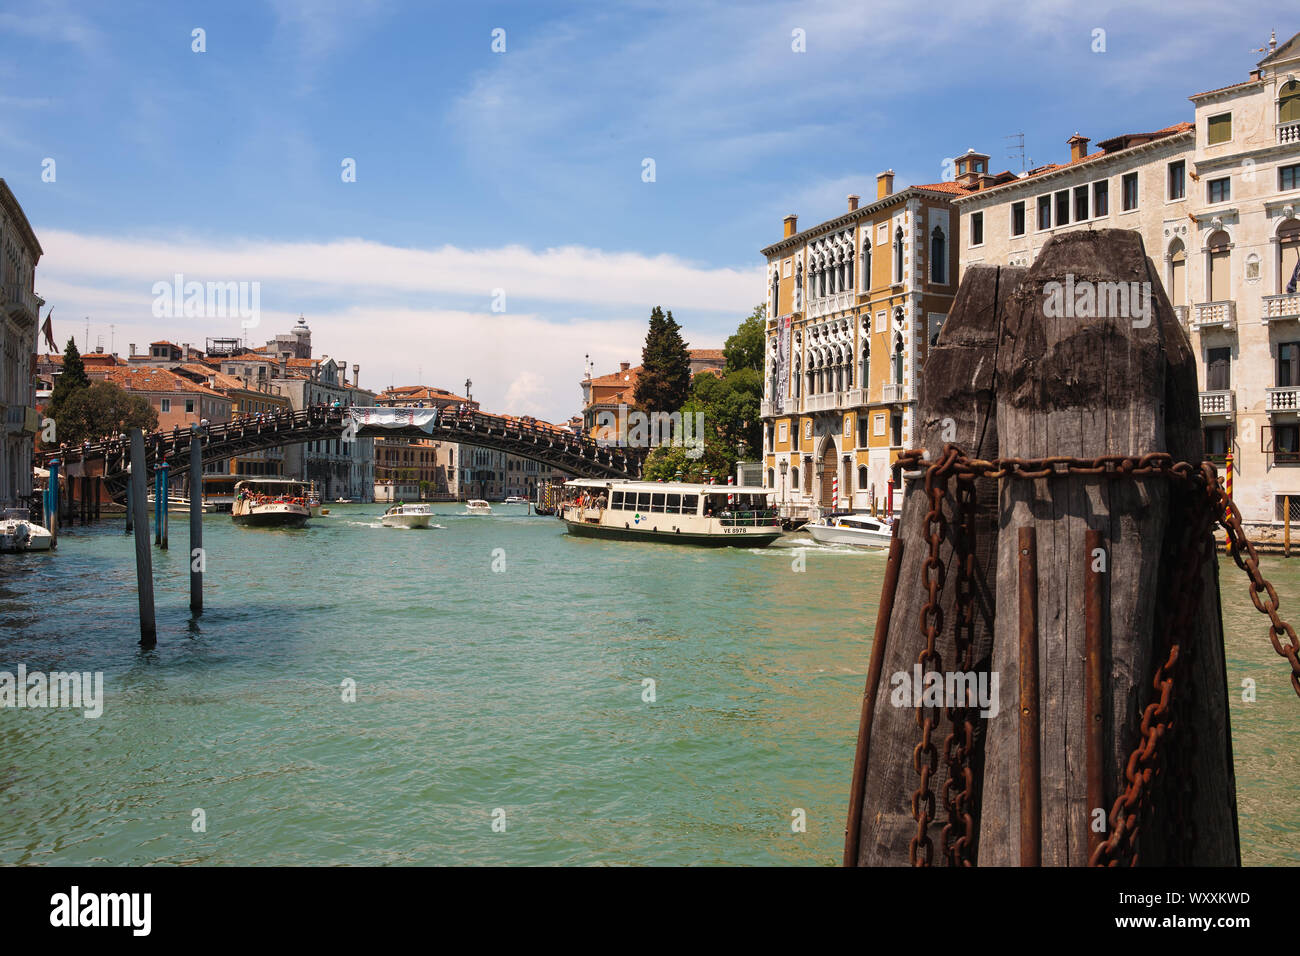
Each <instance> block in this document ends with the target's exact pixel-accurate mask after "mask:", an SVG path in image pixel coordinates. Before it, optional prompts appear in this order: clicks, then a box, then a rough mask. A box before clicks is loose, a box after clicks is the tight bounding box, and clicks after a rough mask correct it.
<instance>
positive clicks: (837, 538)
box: [803, 524, 890, 548]
mask: <svg viewBox="0 0 1300 956" xmlns="http://www.w3.org/2000/svg"><path fill="white" fill-rule="evenodd" d="M803 530H804V531H807V532H808V533H809V534H810V535H812V539H813V540H814V541H816V542H817V543H818V544H849V545H854V546H856V547H859V548H887V547H889V539H890V535H887V534H879V533H877V532H875V531H854V530H852V529H849V528H827V527H823V526H822V525H816V524H807V525H804V527H803Z"/></svg>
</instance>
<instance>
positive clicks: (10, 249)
mask: <svg viewBox="0 0 1300 956" xmlns="http://www.w3.org/2000/svg"><path fill="white" fill-rule="evenodd" d="M0 253H2V254H3V258H0V309H2V310H3V315H0V507H11V506H19V505H25V504H26V503H27V502H28V501H30V499H31V494H32V450H33V442H34V441H35V436H36V432H37V430H38V425H37V421H38V419H37V417H36V409H35V400H36V394H35V391H34V372H35V370H34V369H33V368H32V356H33V355H34V354H35V353H36V346H37V335H38V326H39V318H40V310H41V306H42V305H44V301H43V300H42V299H41V298H40V296H38V295H37V294H36V291H35V285H34V281H35V275H36V263H37V262H39V261H40V258H41V255H42V250H41V245H40V243H39V242H37V241H36V234H35V233H34V232H32V227H31V225H30V224H29V223H28V222H27V216H26V215H24V214H23V210H22V207H21V206H19V205H18V200H17V199H15V198H14V194H13V193H12V192H10V191H9V186H8V185H7V184H6V183H5V181H4V180H3V179H0Z"/></svg>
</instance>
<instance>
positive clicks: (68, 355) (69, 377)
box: [45, 339, 90, 434]
mask: <svg viewBox="0 0 1300 956" xmlns="http://www.w3.org/2000/svg"><path fill="white" fill-rule="evenodd" d="M89 387H90V379H88V378H87V377H86V365H85V363H84V362H82V361H81V353H80V352H78V351H77V343H76V340H75V339H68V345H67V348H65V349H64V350H63V371H62V373H60V374H59V376H58V377H57V378H55V380H54V391H53V392H52V393H51V394H50V404H49V405H48V406H46V409H45V414H47V415H49V416H50V417H51V418H53V419H54V420H55V421H58V418H59V409H60V408H61V407H62V406H63V403H64V402H66V401H67V400H68V398H69V396H71V395H74V394H76V393H77V392H79V391H81V390H82V389H85V388H89ZM61 426H62V423H60V427H61ZM60 434H62V433H61V432H60Z"/></svg>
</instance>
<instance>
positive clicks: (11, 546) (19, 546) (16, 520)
mask: <svg viewBox="0 0 1300 956" xmlns="http://www.w3.org/2000/svg"><path fill="white" fill-rule="evenodd" d="M53 542H54V536H53V535H51V534H50V532H49V530H48V529H47V528H43V527H41V526H40V525H38V524H37V523H36V522H34V521H32V520H31V519H30V518H29V517H28V516H27V513H26V512H25V511H23V510H22V509H21V508H9V509H7V510H5V511H4V512H3V514H0V552H3V551H11V552H18V551H48V550H50V545H51V544H52V543H53Z"/></svg>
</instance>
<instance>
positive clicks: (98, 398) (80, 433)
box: [54, 372, 158, 445]
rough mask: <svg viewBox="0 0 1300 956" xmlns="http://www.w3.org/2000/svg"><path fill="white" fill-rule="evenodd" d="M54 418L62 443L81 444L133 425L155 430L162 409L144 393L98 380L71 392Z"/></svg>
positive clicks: (124, 429)
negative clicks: (133, 391)
mask: <svg viewBox="0 0 1300 956" xmlns="http://www.w3.org/2000/svg"><path fill="white" fill-rule="evenodd" d="M64 374H67V373H66V372H65V373H64ZM83 374H84V373H83ZM54 421H55V427H56V430H57V434H58V436H59V441H60V442H66V443H68V444H69V445H79V444H81V443H82V442H83V441H85V440H86V439H90V440H91V441H98V440H99V439H100V438H102V437H104V436H105V435H117V434H120V433H122V432H125V431H127V430H128V429H131V428H142V429H144V430H145V432H146V433H147V432H151V431H154V430H156V429H157V428H158V412H157V410H156V409H154V407H153V406H152V405H150V404H149V400H148V399H147V398H145V397H144V396H143V395H132V394H131V393H130V392H128V391H126V390H125V389H123V388H119V387H118V386H116V385H114V384H113V383H112V382H96V383H95V384H94V385H90V386H88V387H86V388H82V389H80V390H78V391H76V392H73V393H72V394H70V395H68V396H67V397H66V398H65V400H64V401H63V403H62V405H61V406H60V407H59V409H58V410H57V412H56V413H55V414H54Z"/></svg>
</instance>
